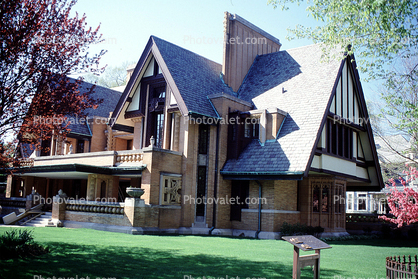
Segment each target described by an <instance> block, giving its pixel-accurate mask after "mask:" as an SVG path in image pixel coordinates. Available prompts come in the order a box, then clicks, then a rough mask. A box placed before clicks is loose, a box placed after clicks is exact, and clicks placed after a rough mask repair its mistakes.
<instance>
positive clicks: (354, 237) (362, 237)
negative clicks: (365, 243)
mask: <svg viewBox="0 0 418 279" xmlns="http://www.w3.org/2000/svg"><path fill="white" fill-rule="evenodd" d="M378 238H379V236H378V235H375V234H372V235H347V236H338V237H324V238H320V239H321V240H322V241H325V242H327V241H349V240H370V239H378Z"/></svg>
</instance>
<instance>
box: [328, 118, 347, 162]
mask: <svg viewBox="0 0 418 279" xmlns="http://www.w3.org/2000/svg"><path fill="white" fill-rule="evenodd" d="M326 138H327V152H328V153H330V154H333V155H337V156H339V157H343V158H346V159H350V160H351V159H352V158H353V130H352V129H351V128H350V127H347V126H344V125H342V124H340V123H337V122H336V121H335V120H333V119H328V122H327V137H326Z"/></svg>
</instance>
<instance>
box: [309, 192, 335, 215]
mask: <svg viewBox="0 0 418 279" xmlns="http://www.w3.org/2000/svg"><path fill="white" fill-rule="evenodd" d="M312 191H313V192H312V211H313V212H322V213H328V212H329V210H330V204H331V197H330V191H331V186H330V185H314V186H313V190H312Z"/></svg>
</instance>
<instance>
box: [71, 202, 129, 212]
mask: <svg viewBox="0 0 418 279" xmlns="http://www.w3.org/2000/svg"><path fill="white" fill-rule="evenodd" d="M65 210H69V211H79V212H93V213H104V214H121V215H123V213H124V207H123V206H122V205H121V204H120V203H100V202H81V201H71V202H69V203H68V204H67V205H66V206H65Z"/></svg>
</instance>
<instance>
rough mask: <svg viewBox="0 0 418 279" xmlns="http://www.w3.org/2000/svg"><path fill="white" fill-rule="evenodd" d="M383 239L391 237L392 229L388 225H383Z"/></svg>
mask: <svg viewBox="0 0 418 279" xmlns="http://www.w3.org/2000/svg"><path fill="white" fill-rule="evenodd" d="M381 232H382V236H383V238H390V236H391V229H390V226H389V225H387V224H383V225H382V228H381Z"/></svg>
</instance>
